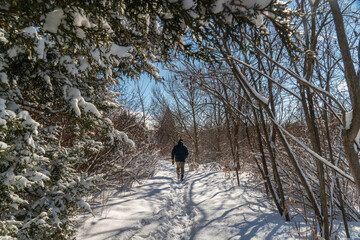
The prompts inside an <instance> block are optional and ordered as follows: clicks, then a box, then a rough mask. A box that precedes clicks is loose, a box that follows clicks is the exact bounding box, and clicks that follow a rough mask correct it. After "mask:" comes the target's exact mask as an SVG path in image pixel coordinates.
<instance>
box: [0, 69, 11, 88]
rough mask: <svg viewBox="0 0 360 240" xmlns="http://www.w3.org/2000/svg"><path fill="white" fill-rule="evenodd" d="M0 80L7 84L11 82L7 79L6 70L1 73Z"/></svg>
mask: <svg viewBox="0 0 360 240" xmlns="http://www.w3.org/2000/svg"><path fill="white" fill-rule="evenodd" d="M0 81H1V82H2V83H3V84H5V85H9V82H8V80H7V75H6V73H5V72H1V73H0Z"/></svg>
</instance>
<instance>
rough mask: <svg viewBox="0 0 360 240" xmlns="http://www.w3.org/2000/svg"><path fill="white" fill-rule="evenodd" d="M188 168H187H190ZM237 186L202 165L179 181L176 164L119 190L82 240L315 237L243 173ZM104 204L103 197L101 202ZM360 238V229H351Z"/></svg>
mask: <svg viewBox="0 0 360 240" xmlns="http://www.w3.org/2000/svg"><path fill="white" fill-rule="evenodd" d="M186 170H187V169H186ZM240 177H241V186H233V185H232V184H231V181H229V180H226V179H225V174H224V172H221V171H219V172H216V171H211V170H208V168H204V167H202V168H201V169H200V170H197V171H193V172H187V173H186V174H185V180H184V181H183V182H178V181H177V180H176V179H175V166H174V165H171V163H169V162H167V161H160V163H159V170H158V173H157V174H156V175H155V176H154V177H153V178H151V179H149V180H147V181H145V182H144V183H143V184H141V185H138V186H136V187H134V188H132V189H130V190H129V191H127V192H120V191H114V192H112V193H111V195H110V198H109V200H108V201H107V203H106V205H105V206H104V207H99V208H96V209H95V210H94V215H95V216H92V215H84V216H80V217H79V224H80V226H79V228H78V236H77V237H78V239H83V240H85V239H87V240H98V239H134V240H141V239H154V240H155V239H156V240H159V239H166V240H167V239H169V240H170V239H171V240H175V239H178V240H187V239H196V240H202V239H203V240H209V239H210V240H217V239H299V237H298V231H297V228H296V227H295V223H296V224H297V225H300V226H301V229H300V231H301V234H302V236H303V237H305V236H309V235H311V233H310V230H309V229H306V228H305V227H304V226H305V225H304V223H303V221H302V219H301V218H300V217H295V219H293V221H292V222H290V223H288V222H285V220H284V219H283V217H281V216H280V215H279V214H278V212H277V211H276V208H275V207H274V205H273V204H272V203H271V201H270V200H269V198H268V197H267V196H266V195H265V194H263V193H261V192H260V191H259V189H258V188H256V187H255V184H254V182H252V176H251V175H249V174H245V173H243V174H242V175H241V176H240ZM99 200H100V199H99ZM296 219H298V221H297V220H296ZM351 227H352V233H353V234H355V235H356V236H355V235H353V236H354V237H355V238H354V239H359V238H360V225H359V224H357V225H351Z"/></svg>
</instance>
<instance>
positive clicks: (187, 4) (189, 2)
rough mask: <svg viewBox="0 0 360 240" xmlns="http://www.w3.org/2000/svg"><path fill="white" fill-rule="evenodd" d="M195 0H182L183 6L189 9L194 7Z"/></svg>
mask: <svg viewBox="0 0 360 240" xmlns="http://www.w3.org/2000/svg"><path fill="white" fill-rule="evenodd" d="M194 5H195V4H194V1H193V0H183V1H182V7H183V9H184V10H189V9H190V8H192V7H193V6H194Z"/></svg>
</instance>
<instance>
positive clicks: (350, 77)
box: [328, 0, 360, 193]
mask: <svg viewBox="0 0 360 240" xmlns="http://www.w3.org/2000/svg"><path fill="white" fill-rule="evenodd" d="M328 1H329V3H330V7H331V12H332V15H333V17H334V23H335V29H336V34H337V39H338V43H339V46H340V51H341V56H342V59H343V62H344V70H345V79H346V82H347V86H348V92H349V95H350V99H351V105H352V111H353V112H352V119H351V124H349V126H347V123H348V122H350V119H346V116H344V130H343V143H344V149H345V154H346V157H347V160H348V162H349V166H350V170H351V173H352V175H353V177H354V180H355V184H356V186H357V190H358V192H359V193H360V161H359V156H358V149H356V148H355V147H354V141H355V138H356V137H357V135H358V133H359V129H360V75H359V74H358V75H357V74H356V71H355V67H354V62H353V59H352V56H351V53H350V48H349V43H348V40H347V37H346V32H345V27H344V20H343V17H342V14H341V11H340V7H339V4H338V2H337V0H328Z"/></svg>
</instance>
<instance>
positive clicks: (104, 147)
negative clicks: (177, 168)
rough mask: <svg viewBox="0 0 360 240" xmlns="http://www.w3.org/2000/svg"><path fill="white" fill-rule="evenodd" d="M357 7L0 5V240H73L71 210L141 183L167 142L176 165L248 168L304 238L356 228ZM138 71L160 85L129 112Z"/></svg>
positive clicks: (131, 0) (261, 0) (359, 134)
mask: <svg viewBox="0 0 360 240" xmlns="http://www.w3.org/2000/svg"><path fill="white" fill-rule="evenodd" d="M359 11H360V6H359V3H358V2H357V1H348V0H344V1H337V0H328V1H323V0H309V1H307V0H296V1H293V2H291V3H284V2H281V1H276V0H257V1H237V0H206V1H203V0H197V1H195V0H154V1H149V0H124V1H111V0H103V1H85V2H84V1H76V0H63V1H60V0H59V1H57V0H50V1H31V2H28V1H25V0H24V1H15V0H14V1H0V13H1V14H0V80H1V81H0V158H1V161H0V236H3V237H5V238H6V239H49V238H53V239H72V238H74V233H75V230H76V229H75V227H74V224H75V217H76V215H77V214H78V213H79V211H84V210H86V211H91V206H90V205H89V203H90V204H92V206H94V205H96V204H101V202H99V201H98V199H99V196H100V195H101V193H102V192H103V191H104V190H105V189H107V188H111V187H114V186H115V187H120V188H124V189H125V188H129V187H131V186H132V184H133V183H134V182H139V181H141V180H143V179H146V178H148V177H150V176H152V175H153V174H154V172H155V171H156V163H157V161H158V160H159V159H161V158H163V157H164V156H165V157H168V158H169V153H170V150H171V148H172V147H173V145H174V144H175V143H176V142H177V140H178V139H179V138H180V137H181V138H183V139H184V142H185V143H186V145H187V146H188V148H189V149H190V150H191V154H190V157H189V160H188V162H189V163H192V164H193V165H194V166H196V165H197V164H201V163H207V162H216V163H218V164H220V165H221V166H222V168H223V169H224V171H227V172H229V175H232V176H234V177H235V179H236V176H238V174H239V172H241V171H252V172H253V174H254V175H255V176H258V179H259V182H261V183H263V185H264V191H266V193H267V194H268V195H269V198H271V199H272V200H273V202H274V205H275V206H276V207H277V209H278V211H279V214H280V215H282V216H283V217H284V220H285V221H291V219H292V216H294V215H296V214H301V215H303V217H304V219H305V220H306V222H307V224H308V226H309V227H310V228H311V229H312V231H313V236H316V237H317V236H318V237H322V238H324V239H330V238H336V235H337V229H334V225H333V221H334V220H335V219H337V220H340V221H342V222H343V224H344V226H345V228H346V229H347V222H348V221H359V220H360V213H359V211H360V209H359V207H360V206H359V204H360V203H359V192H360V161H359V150H360V131H359V130H360V66H359V63H360V36H359V34H360V29H359V27H358V26H359V21H360V15H359ZM160 65H161V66H164V67H166V68H167V69H168V71H169V72H170V74H169V76H167V77H165V78H162V77H161V76H160V75H159V70H158V69H157V66H160ZM144 74H145V75H147V76H149V79H151V81H157V82H158V83H159V85H161V87H159V88H154V90H153V97H152V102H151V104H150V107H147V106H146V104H145V103H144V100H143V96H142V93H141V91H140V90H139V91H138V93H137V94H135V96H136V101H138V102H139V103H140V109H141V111H142V112H143V113H142V114H141V115H140V117H139V115H137V114H134V112H132V111H130V110H129V109H128V110H126V109H124V104H125V102H126V101H129V99H126V97H127V96H126V93H125V92H126V91H124V88H126V85H127V84H128V81H131V80H130V79H136V78H138V77H139V76H142V75H144ZM122 93H123V94H122ZM121 94H122V95H121ZM130 101H134V100H133V99H132V100H130ZM146 113H151V116H152V117H153V118H154V119H155V120H156V122H157V125H156V128H153V127H151V128H149V126H148V125H147V117H146V116H147V115H146ZM236 184H240V182H239V178H237V183H236ZM347 234H348V236H349V237H350V233H349V232H348V231H347Z"/></svg>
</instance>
